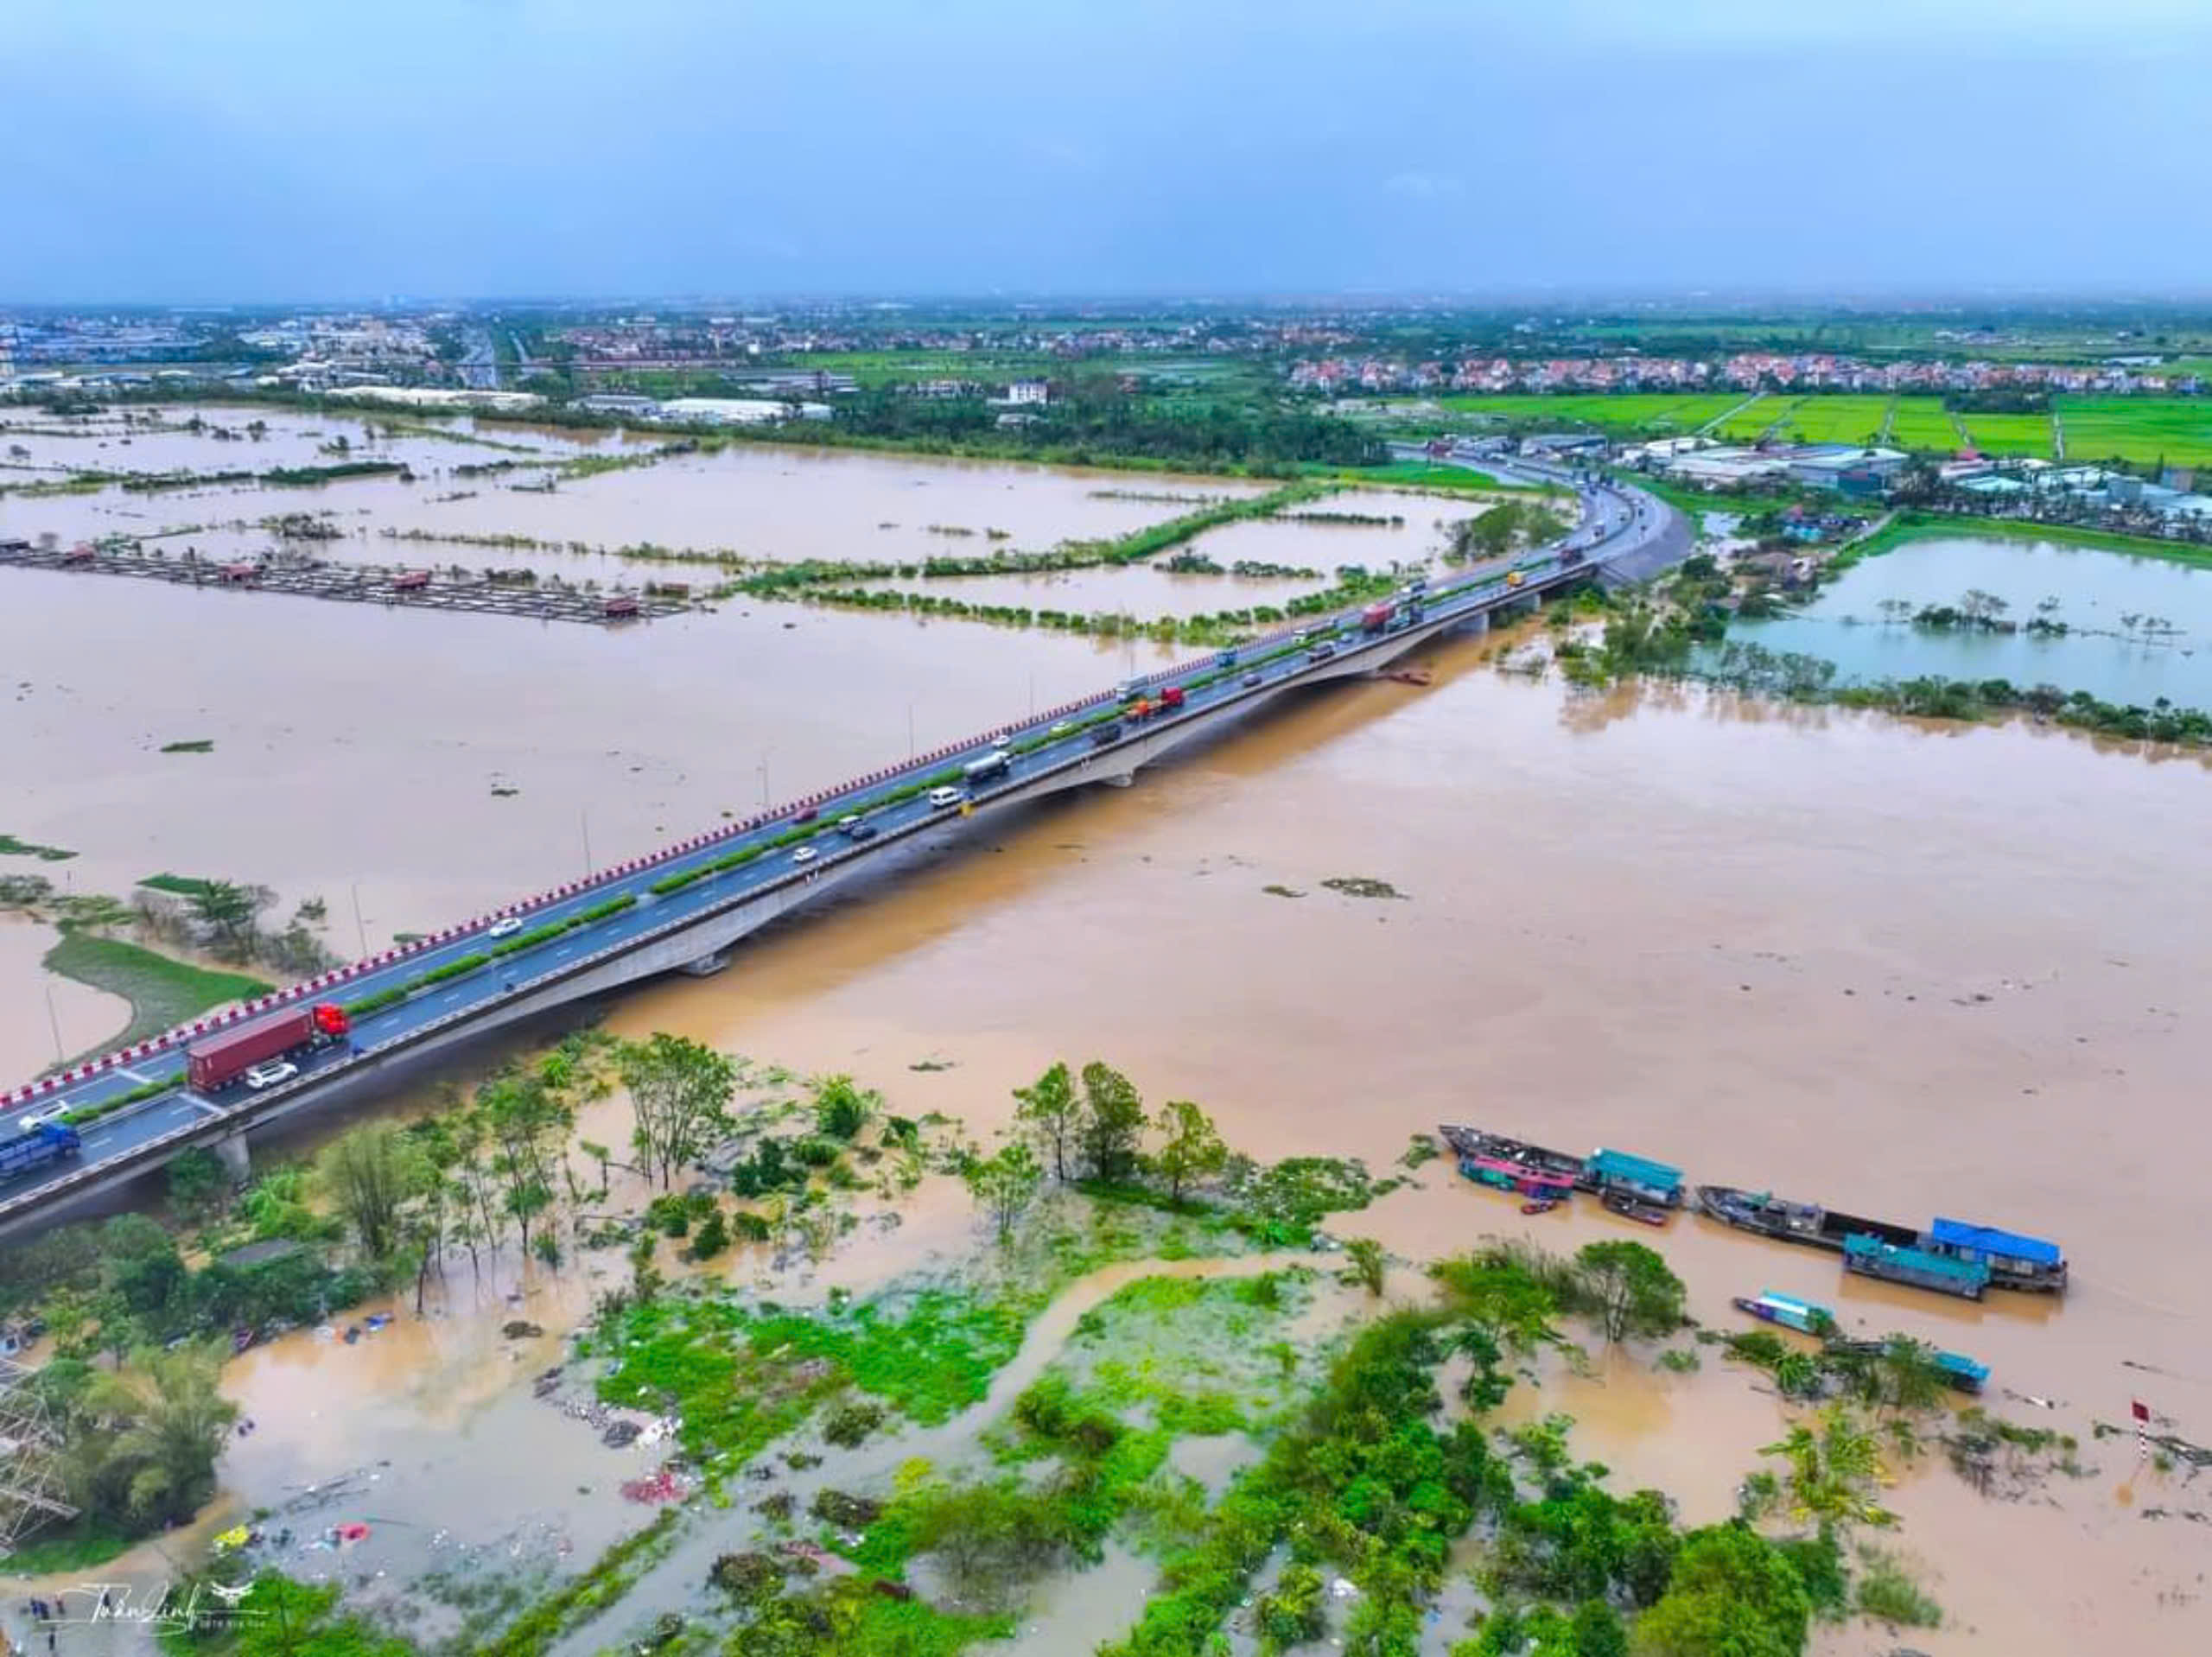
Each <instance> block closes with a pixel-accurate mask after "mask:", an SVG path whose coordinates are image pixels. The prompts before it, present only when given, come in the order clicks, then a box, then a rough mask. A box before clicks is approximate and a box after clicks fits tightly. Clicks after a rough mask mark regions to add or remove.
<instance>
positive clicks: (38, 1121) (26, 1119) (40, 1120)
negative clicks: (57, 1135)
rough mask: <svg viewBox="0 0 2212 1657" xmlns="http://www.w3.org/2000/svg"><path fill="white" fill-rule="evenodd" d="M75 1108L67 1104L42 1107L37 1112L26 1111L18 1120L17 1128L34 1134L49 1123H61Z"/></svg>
mask: <svg viewBox="0 0 2212 1657" xmlns="http://www.w3.org/2000/svg"><path fill="white" fill-rule="evenodd" d="M73 1108H74V1107H73V1106H72V1105H69V1104H67V1103H59V1104H52V1105H41V1106H40V1107H39V1108H37V1109H36V1110H32V1111H26V1112H25V1113H24V1114H22V1115H21V1116H18V1117H17V1118H16V1127H18V1128H20V1129H22V1132H24V1133H32V1132H34V1131H35V1130H36V1129H37V1128H40V1127H43V1126H44V1125H45V1124H47V1123H48V1122H58V1121H60V1120H61V1119H62V1118H63V1117H64V1116H67V1114H69V1113H70V1111H71V1110H72V1109H73Z"/></svg>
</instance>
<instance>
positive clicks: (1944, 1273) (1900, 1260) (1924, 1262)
mask: <svg viewBox="0 0 2212 1657" xmlns="http://www.w3.org/2000/svg"><path fill="white" fill-rule="evenodd" d="M1843 1269H1844V1270H1845V1271H1847V1272H1856V1273H1859V1275H1860V1276H1861V1277H1871V1278H1879V1279H1881V1280H1882V1281H1884V1282H1885V1283H1903V1284H1906V1285H1909V1286H1911V1287H1913V1288H1916V1289H1933V1290H1934V1291H1935V1292H1936V1293H1938V1294H1955V1295H1957V1296H1958V1297H1959V1298H1961V1299H1963V1300H1979V1299H1980V1298H1981V1296H1982V1292H1983V1291H1984V1290H1985V1289H1986V1288H1988V1286H1989V1267H1986V1266H1985V1265H1983V1264H1982V1263H1981V1262H1980V1261H1979V1260H1953V1259H1951V1258H1950V1257H1948V1255H1944V1254H1929V1252H1928V1251H1927V1250H1926V1249H1924V1248H1903V1247H1900V1246H1899V1245H1897V1244H1896V1243H1889V1242H1884V1241H1882V1240H1881V1239H1880V1238H1879V1237H1870V1236H1866V1235H1863V1234H1862V1235H1854V1236H1850V1237H1847V1238H1845V1239H1844V1240H1843Z"/></svg>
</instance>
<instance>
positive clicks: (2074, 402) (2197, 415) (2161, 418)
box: [1969, 397, 2212, 466]
mask: <svg viewBox="0 0 2212 1657" xmlns="http://www.w3.org/2000/svg"><path fill="white" fill-rule="evenodd" d="M1971 418H1972V416H1969V420H1971ZM2058 418H2059V422H2060V423H2061V424H2062V425H2063V427H2064V428H2065V430H2066V458H2067V459H2068V460H2074V461H2090V460H2128V461H2133V462H2134V463H2135V464H2137V465H2139V466H2140V465H2149V464H2153V463H2155V462H2157V461H2159V460H2165V461H2168V462H2171V464H2173V465H2175V466H2201V465H2203V464H2205V463H2207V462H2212V400H2209V399H2206V398H2202V397H2061V398H2060V399H2059V400H2058Z"/></svg>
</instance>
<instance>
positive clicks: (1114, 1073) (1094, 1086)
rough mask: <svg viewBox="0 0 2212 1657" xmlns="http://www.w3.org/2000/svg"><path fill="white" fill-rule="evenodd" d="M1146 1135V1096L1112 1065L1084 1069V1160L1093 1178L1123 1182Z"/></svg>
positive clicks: (1094, 1064)
mask: <svg viewBox="0 0 2212 1657" xmlns="http://www.w3.org/2000/svg"><path fill="white" fill-rule="evenodd" d="M1143 1133H1144V1097H1143V1095H1141V1094H1140V1093H1138V1091H1137V1089H1136V1084H1135V1082H1131V1081H1130V1080H1129V1078H1128V1077H1127V1076H1123V1075H1122V1073H1121V1072H1120V1071H1119V1070H1115V1069H1114V1068H1113V1067H1112V1066H1111V1065H1109V1064H1104V1063H1100V1062H1098V1061H1097V1060H1096V1059H1094V1060H1093V1061H1091V1063H1088V1064H1086V1065H1084V1067H1083V1131H1082V1142H1083V1152H1084V1161H1085V1162H1086V1163H1088V1164H1089V1165H1090V1177H1091V1178H1093V1179H1106V1180H1114V1179H1122V1178H1127V1177H1128V1172H1129V1171H1130V1169H1131V1168H1132V1167H1133V1166H1134V1165H1135V1162H1136V1158H1137V1144H1138V1140H1139V1139H1140V1137H1141V1135H1142V1134H1143Z"/></svg>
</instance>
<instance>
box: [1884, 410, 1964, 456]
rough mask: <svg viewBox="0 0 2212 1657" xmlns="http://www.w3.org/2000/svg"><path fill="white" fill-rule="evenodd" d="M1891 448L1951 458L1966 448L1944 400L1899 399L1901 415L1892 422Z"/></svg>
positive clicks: (1895, 416)
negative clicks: (1937, 452) (1938, 452)
mask: <svg viewBox="0 0 2212 1657" xmlns="http://www.w3.org/2000/svg"><path fill="white" fill-rule="evenodd" d="M1890 447H1891V448H1903V449H1937V450H1941V451H1942V453H1944V454H1952V453H1954V452H1955V451H1956V450H1958V449H1960V448H1963V447H1964V444H1963V441H1961V438H1960V436H1959V429H1958V428H1957V427H1956V426H1954V425H1953V424H1952V423H1951V416H1950V415H1949V414H1948V412H1946V410H1945V409H1944V407H1943V399H1942V398H1941V397H1899V398H1898V399H1897V412H1896V414H1895V415H1894V416H1892V417H1891V421H1890Z"/></svg>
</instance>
